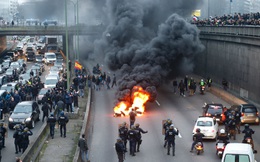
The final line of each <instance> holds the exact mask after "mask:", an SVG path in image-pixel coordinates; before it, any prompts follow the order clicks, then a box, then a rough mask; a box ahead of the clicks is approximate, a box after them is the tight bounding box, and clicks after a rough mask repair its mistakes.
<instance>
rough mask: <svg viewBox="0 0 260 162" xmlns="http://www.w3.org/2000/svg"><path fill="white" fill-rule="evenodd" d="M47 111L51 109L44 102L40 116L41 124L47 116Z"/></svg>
mask: <svg viewBox="0 0 260 162" xmlns="http://www.w3.org/2000/svg"><path fill="white" fill-rule="evenodd" d="M49 110H51V107H50V106H49V104H48V103H47V102H45V103H44V104H43V106H42V112H43V116H42V122H44V118H45V117H47V118H48V116H49Z"/></svg>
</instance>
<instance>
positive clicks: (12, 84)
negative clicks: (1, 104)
mask: <svg viewBox="0 0 260 162" xmlns="http://www.w3.org/2000/svg"><path fill="white" fill-rule="evenodd" d="M17 84H18V83H17V82H10V83H6V84H3V85H2V87H1V90H6V91H7V92H11V89H12V90H13V91H14V90H16V85H17Z"/></svg>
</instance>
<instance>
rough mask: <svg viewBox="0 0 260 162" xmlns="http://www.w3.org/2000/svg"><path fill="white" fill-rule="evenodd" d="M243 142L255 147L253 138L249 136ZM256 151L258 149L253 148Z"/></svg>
mask: <svg viewBox="0 0 260 162" xmlns="http://www.w3.org/2000/svg"><path fill="white" fill-rule="evenodd" d="M242 143H247V144H249V145H251V147H252V149H253V141H252V138H250V137H247V138H246V139H245V140H243V141H242ZM253 152H254V153H257V150H253Z"/></svg>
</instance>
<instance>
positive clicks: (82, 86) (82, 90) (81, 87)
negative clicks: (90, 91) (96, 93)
mask: <svg viewBox="0 0 260 162" xmlns="http://www.w3.org/2000/svg"><path fill="white" fill-rule="evenodd" d="M84 87H85V86H84V84H83V83H82V82H80V83H79V96H80V97H82V98H83V97H84Z"/></svg>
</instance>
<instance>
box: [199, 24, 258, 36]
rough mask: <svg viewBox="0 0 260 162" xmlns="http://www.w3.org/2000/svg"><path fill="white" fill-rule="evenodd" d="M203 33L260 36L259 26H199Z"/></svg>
mask: <svg viewBox="0 0 260 162" xmlns="http://www.w3.org/2000/svg"><path fill="white" fill-rule="evenodd" d="M198 28H199V29H200V31H201V34H203V33H209V34H229V35H242V36H251V37H252V36H253V37H260V27H259V26H198Z"/></svg>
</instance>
